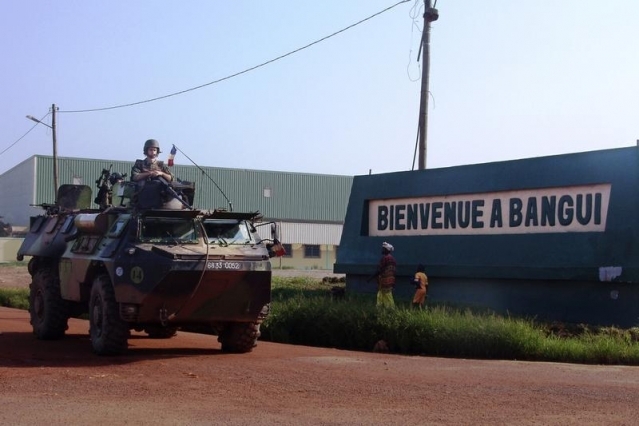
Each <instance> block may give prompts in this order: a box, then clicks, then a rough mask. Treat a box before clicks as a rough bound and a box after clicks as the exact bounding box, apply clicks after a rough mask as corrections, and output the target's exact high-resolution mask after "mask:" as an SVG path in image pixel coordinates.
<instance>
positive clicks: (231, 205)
mask: <svg viewBox="0 0 639 426" xmlns="http://www.w3.org/2000/svg"><path fill="white" fill-rule="evenodd" d="M173 146H175V149H177V150H178V151H180V152H181V153H182V154H184V156H185V157H186V158H188V159H189V161H190V162H191V163H193V165H194V166H195V167H197V168H198V169H199V170H200V171H201V172H202V173H203V174H204V176H206V177H207V178H209V180H210V181H211V182H213V185H215V187H216V188H217V189H218V190H219V191H220V193H221V194H222V196H223V197H224V199H225V200H226V202H227V203H229V211H233V203H231V200H229V197H227V196H226V194H225V193H224V191H222V188H220V186H219V185H218V184H217V182H215V181H214V180H213V178H212V177H211V176H209V174H208V173H206V171H205V170H204V169H203V168H202V167H200V166H199V165H198V164H197V163H196V162H195V161H193V160H191V157H189V156H188V155H186V153H185V152H184V151H182V150H181V149H180V148H178V147H177V146H176V145H175V144H174V145H173Z"/></svg>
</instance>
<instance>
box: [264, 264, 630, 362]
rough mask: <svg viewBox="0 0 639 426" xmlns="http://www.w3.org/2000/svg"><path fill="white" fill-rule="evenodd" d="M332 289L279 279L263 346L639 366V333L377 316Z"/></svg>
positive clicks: (435, 315)
mask: <svg viewBox="0 0 639 426" xmlns="http://www.w3.org/2000/svg"><path fill="white" fill-rule="evenodd" d="M333 286H334V284H331V283H327V282H320V281H319V280H315V279H310V278H278V277H276V278H274V279H273V291H272V294H273V298H272V299H273V302H272V310H271V315H270V316H269V317H268V318H267V320H266V322H265V323H264V325H263V326H262V338H263V339H265V340H271V341H274V342H280V343H291V344H303V345H309V346H318V347H334V348H340V349H349V350H361V351H371V350H372V349H373V347H374V346H375V343H376V342H377V341H379V340H384V341H385V342H386V343H387V345H388V347H389V349H390V351H391V352H393V353H399V354H405V355H428V356H444V357H456V358H475V359H509V360H515V359H516V360H530V361H556V362H572V363H586V364H626V365H639V343H638V341H639V329H638V328H634V329H629V330H621V329H617V328H614V327H592V326H586V325H574V326H568V325H565V324H557V323H553V324H545V323H538V322H535V321H533V320H530V319H522V318H511V317H504V316H500V315H497V314H494V313H492V312H490V311H486V310H472V309H467V308H459V307H454V306H446V305H434V306H433V305H431V306H429V307H428V309H426V310H423V311H422V310H416V309H411V307H410V303H409V301H402V300H400V301H399V302H398V301H396V304H397V308H396V309H377V308H376V306H375V296H374V295H361V294H348V293H347V294H346V295H345V296H344V297H343V298H333V297H331V292H330V289H331V288H332V287H333Z"/></svg>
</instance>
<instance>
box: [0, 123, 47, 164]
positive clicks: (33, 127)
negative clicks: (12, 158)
mask: <svg viewBox="0 0 639 426" xmlns="http://www.w3.org/2000/svg"><path fill="white" fill-rule="evenodd" d="M49 114H51V112H47V113H46V114H45V115H44V116H43V117H42V118H41V119H40V120H39V121H42V120H44V119H45V118H47V116H48V115H49ZM38 124H40V123H36V124H34V125H33V126H32V127H31V128H30V129H29V130H27V133H25V134H24V135H22V136H20V137H19V138H18V140H16V141H15V142H14V143H12V144H11V145H9V146H8V147H6V148H5V149H3V150H2V152H0V155H2V154H4V153H5V152H7V151H8V150H9V149H11V148H13V146H14V145H15V144H17V143H18V142H20V141H21V140H22V138H24V137H25V136H27V135H28V134H29V133H31V130H33V129H35V128H36V126H37V125H38Z"/></svg>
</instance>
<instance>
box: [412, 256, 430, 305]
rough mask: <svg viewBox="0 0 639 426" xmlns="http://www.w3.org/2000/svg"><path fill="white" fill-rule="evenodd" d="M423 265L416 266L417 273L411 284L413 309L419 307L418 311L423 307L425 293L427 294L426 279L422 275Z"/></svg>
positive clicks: (423, 274) (424, 275)
mask: <svg viewBox="0 0 639 426" xmlns="http://www.w3.org/2000/svg"><path fill="white" fill-rule="evenodd" d="M424 270H425V269H424V265H419V266H417V272H415V278H413V284H415V289H416V290H415V296H413V307H417V306H419V309H422V308H423V307H424V302H425V301H426V293H427V292H428V277H427V276H426V274H425V273H424Z"/></svg>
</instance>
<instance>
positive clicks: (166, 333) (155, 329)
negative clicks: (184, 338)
mask: <svg viewBox="0 0 639 426" xmlns="http://www.w3.org/2000/svg"><path fill="white" fill-rule="evenodd" d="M177 331H178V329H177V327H162V326H159V325H158V326H151V327H146V328H145V329H144V332H145V333H146V334H148V335H149V337H150V338H151V339H170V338H171V337H173V336H175V335H176V334H177Z"/></svg>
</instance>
